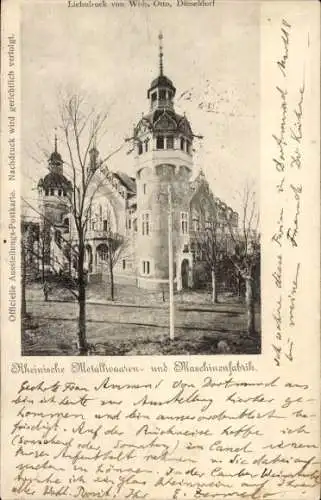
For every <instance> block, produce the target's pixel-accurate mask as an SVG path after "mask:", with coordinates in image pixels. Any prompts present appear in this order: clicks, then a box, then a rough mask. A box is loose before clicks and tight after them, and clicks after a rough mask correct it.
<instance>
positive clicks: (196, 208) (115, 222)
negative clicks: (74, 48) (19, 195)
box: [38, 37, 238, 290]
mask: <svg viewBox="0 0 321 500" xmlns="http://www.w3.org/2000/svg"><path fill="white" fill-rule="evenodd" d="M175 93H176V89H175V86H174V84H173V82H172V81H171V80H170V79H169V78H168V77H167V76H165V74H164V70H163V49H162V39H161V37H160V52H159V75H158V77H157V78H155V79H154V80H153V81H152V82H151V84H150V86H149V88H148V90H147V99H148V109H147V112H146V113H145V114H144V115H143V116H142V117H141V118H140V120H139V121H138V123H137V125H136V126H135V127H134V131H133V134H132V141H133V146H134V147H133V156H134V162H133V163H134V164H133V176H128V175H127V174H125V173H123V172H111V171H109V170H107V171H105V172H103V171H102V172H100V173H99V169H97V164H99V152H98V150H97V149H96V148H92V149H91V151H90V160H89V167H90V166H93V168H95V169H96V170H97V176H98V181H97V182H99V189H96V187H97V185H96V186H95V184H94V186H93V189H96V193H95V196H94V197H93V201H92V204H91V207H90V213H89V217H88V224H87V231H86V268H87V270H88V275H89V280H90V279H92V280H98V281H99V280H104V279H108V253H109V245H110V242H111V238H113V236H115V235H116V234H117V235H121V236H122V239H123V243H122V248H121V249H120V251H119V256H118V260H117V262H116V264H115V268H114V275H115V280H116V281H118V282H122V283H131V284H136V285H137V286H138V287H143V288H148V289H161V288H163V287H166V284H167V286H168V280H169V251H172V252H173V261H174V279H175V284H176V288H177V290H181V289H183V288H192V287H193V285H194V281H195V262H196V261H197V260H201V259H202V256H201V255H200V254H199V251H198V249H199V247H198V244H197V241H198V231H200V230H202V228H201V227H200V220H199V219H200V213H199V212H200V207H201V206H205V205H206V199H207V198H208V199H209V198H211V200H214V203H215V207H216V215H215V217H216V216H217V217H218V219H219V221H220V230H221V231H223V230H224V224H225V225H226V224H227V223H228V224H231V225H232V226H233V227H234V228H236V227H237V225H238V214H237V213H236V212H235V211H233V210H232V209H231V208H230V207H228V206H227V205H226V204H225V203H224V202H222V201H221V200H219V199H218V198H216V197H215V195H214V194H213V192H212V191H211V189H210V187H209V184H208V182H207V180H206V178H205V176H204V174H203V172H202V171H201V172H200V173H199V174H198V175H197V176H196V178H195V173H194V171H193V168H194V167H193V141H194V138H195V135H194V133H193V130H192V127H191V124H190V122H189V120H188V119H187V117H186V116H185V115H180V114H178V113H177V112H176V111H175V105H174V101H175ZM102 176H103V177H102ZM102 178H103V182H101V179H102ZM192 179H193V180H192ZM70 189H72V187H71V184H70V181H68V180H67V179H66V177H65V176H64V174H63V161H62V158H61V156H60V155H59V153H58V152H57V143H55V150H54V152H53V153H52V155H51V157H50V159H49V174H48V175H47V176H46V177H45V178H44V179H41V180H40V182H39V184H38V190H39V200H40V207H41V210H42V213H43V214H44V218H43V220H44V224H45V225H46V224H47V226H48V227H51V228H53V230H51V231H49V232H50V245H49V246H50V249H49V246H48V243H47V244H46V245H47V250H46V255H49V254H50V257H47V260H48V261H49V260H50V259H51V262H52V261H56V263H57V262H59V263H60V264H59V265H60V267H64V268H66V267H68V263H67V262H66V252H64V249H63V248H62V247H63V245H61V244H59V239H60V236H59V234H60V235H61V234H63V235H64V237H63V240H64V241H65V240H66V239H68V238H69V240H70V242H71V243H72V244H73V245H77V241H76V239H77V235H76V232H75V231H74V230H73V227H72V220H71V219H72V218H71V217H70V214H69V209H68V203H66V199H67V198H68V197H66V194H67V193H68V190H70ZM211 216H212V217H213V214H208V217H211ZM48 221H49V222H48ZM169 228H171V236H172V237H171V243H172V246H171V248H169ZM47 233H48V230H47ZM57 235H58V236H57ZM59 252H60V253H59ZM58 254H59V255H58ZM67 260H68V259H67ZM69 266H70V263H69ZM70 267H71V268H72V269H73V268H75V267H76V266H73V265H71V266H70Z"/></svg>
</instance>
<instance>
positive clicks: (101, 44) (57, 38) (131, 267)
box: [21, 2, 261, 356]
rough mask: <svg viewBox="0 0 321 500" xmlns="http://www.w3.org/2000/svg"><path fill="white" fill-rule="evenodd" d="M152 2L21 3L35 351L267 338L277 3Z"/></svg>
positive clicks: (256, 347) (229, 350)
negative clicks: (266, 206) (272, 14)
mask: <svg viewBox="0 0 321 500" xmlns="http://www.w3.org/2000/svg"><path fill="white" fill-rule="evenodd" d="M134 4H135V2H133V6H132V8H124V9H123V10H122V9H121V8H117V9H109V10H108V16H107V15H97V11H95V9H86V12H84V9H78V10H77V9H76V8H72V7H70V8H66V6H65V5H61V4H55V3H49V2H46V3H42V2H40V3H37V4H30V5H24V6H23V7H22V10H21V39H22V42H21V102H22V105H21V165H22V167H21V170H22V171H21V354H22V356H75V355H84V356H86V355H90V356H96V355H97V356H141V355H142V356H147V355H149V356H155V355H156V356H157V355H216V354H219V355H222V354H230V355H233V354H238V355H242V354H244V355H253V354H260V353H261V278H260V276H261V271H260V270H261V242H260V234H261V229H260V193H259V178H260V64H261V61H260V18H259V15H260V12H259V5H258V4H257V3H252V2H248V3H245V2H240V3H238V2H236V3H234V2H224V3H218V4H217V5H216V6H215V9H214V10H213V12H211V15H208V11H207V9H206V8H204V9H203V10H202V9H198V11H197V19H196V18H194V17H193V16H191V13H190V11H188V12H187V11H186V10H185V9H177V8H176V9H173V10H172V9H170V8H168V9H163V10H162V9H148V8H146V9H143V8H140V9H138V8H135V6H134ZM156 13H157V15H156Z"/></svg>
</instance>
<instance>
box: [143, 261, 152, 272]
mask: <svg viewBox="0 0 321 500" xmlns="http://www.w3.org/2000/svg"><path fill="white" fill-rule="evenodd" d="M142 271H143V274H150V262H149V260H143V261H142Z"/></svg>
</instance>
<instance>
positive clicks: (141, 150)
mask: <svg viewBox="0 0 321 500" xmlns="http://www.w3.org/2000/svg"><path fill="white" fill-rule="evenodd" d="M142 153H143V145H142V143H141V142H139V143H138V154H139V155H141V154H142Z"/></svg>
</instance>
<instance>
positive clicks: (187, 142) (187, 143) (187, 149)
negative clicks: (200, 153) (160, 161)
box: [186, 141, 191, 155]
mask: <svg viewBox="0 0 321 500" xmlns="http://www.w3.org/2000/svg"><path fill="white" fill-rule="evenodd" d="M186 152H187V153H188V154H189V155H190V154H191V143H190V142H189V141H186Z"/></svg>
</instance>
